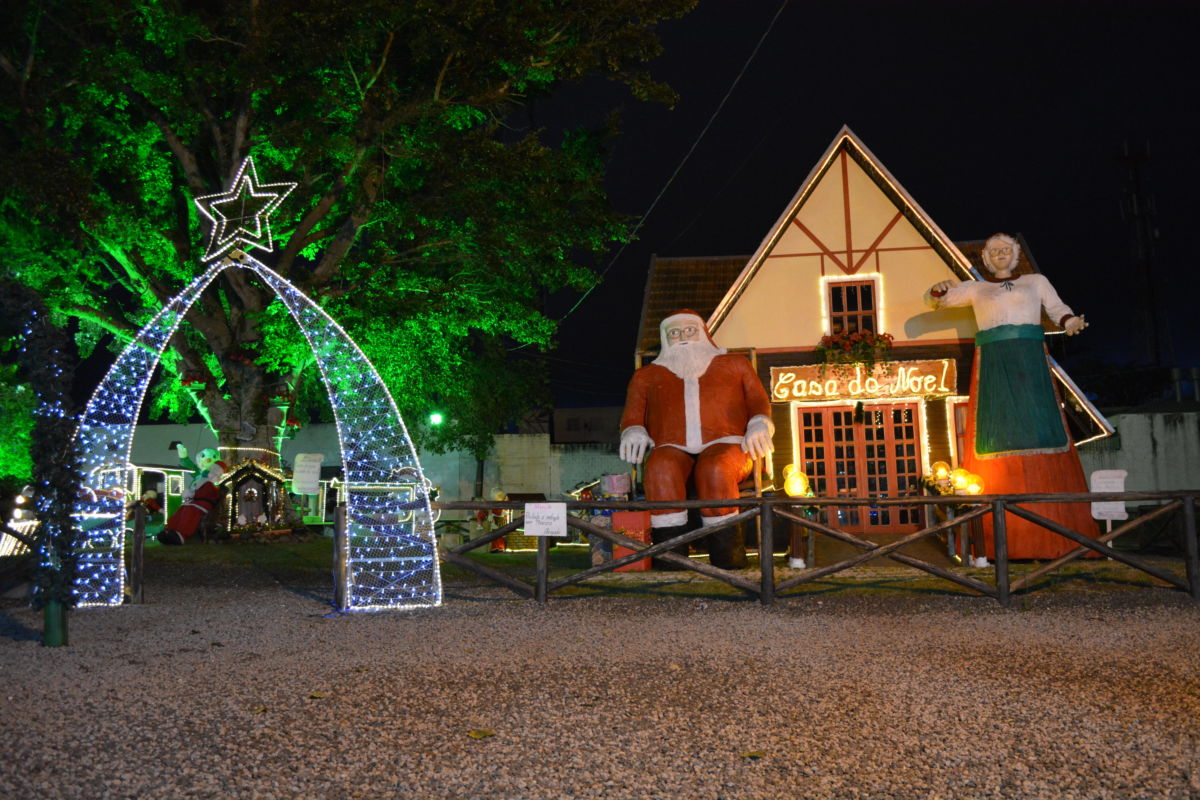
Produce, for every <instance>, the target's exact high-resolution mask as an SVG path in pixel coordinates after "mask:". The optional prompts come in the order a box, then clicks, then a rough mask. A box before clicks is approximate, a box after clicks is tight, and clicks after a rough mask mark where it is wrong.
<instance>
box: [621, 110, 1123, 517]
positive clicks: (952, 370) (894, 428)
mask: <svg viewBox="0 0 1200 800" xmlns="http://www.w3.org/2000/svg"><path fill="white" fill-rule="evenodd" d="M984 233H985V234H991V233H993V231H987V232H984ZM1021 244H1022V253H1021V259H1020V262H1019V266H1018V270H1017V273H1018V274H1022V273H1029V272H1037V271H1039V270H1038V266H1037V264H1036V262H1035V261H1034V260H1033V257H1032V256H1031V255H1030V251H1029V248H1028V247H1025V246H1024V242H1022V243H1021ZM982 246H983V240H982V239H980V240H977V241H969V242H958V243H955V242H953V241H951V240H950V239H949V238H948V237H947V236H946V234H944V233H943V232H942V231H941V229H940V228H939V227H938V226H937V225H936V224H935V223H934V221H933V220H932V219H931V218H930V217H929V216H928V215H927V214H926V213H925V211H924V210H923V209H922V208H921V207H920V206H919V205H918V204H917V203H916V201H915V200H914V199H913V198H912V197H911V196H910V195H909V194H908V192H907V191H905V189H904V188H903V187H902V186H901V185H900V184H899V182H897V181H896V179H895V178H893V177H892V175H891V174H890V173H889V172H888V170H887V169H886V168H885V167H884V166H883V164H882V163H880V161H879V160H878V159H877V158H876V157H875V156H874V155H873V154H872V153H871V152H870V151H869V150H868V149H867V148H866V146H865V145H864V144H863V143H862V141H861V140H860V139H859V138H858V137H857V136H856V135H855V134H854V133H853V132H852V131H851V130H850V129H849V128H843V129H842V130H841V131H840V132H839V133H838V135H837V136H836V137H835V139H834V140H833V143H832V144H831V145H830V146H829V148H828V149H827V150H826V152H825V154H824V155H823V156H822V157H821V158H820V160H819V161H818V162H817V164H816V166H815V167H814V168H813V169H812V171H811V172H810V173H809V175H808V177H807V178H806V179H805V180H804V182H803V183H802V184H801V186H800V188H799V190H798V191H797V192H796V194H795V196H794V197H793V198H792V199H791V200H790V201H789V203H788V204H787V206H786V207H785V208H784V209H783V212H782V213H781V214H780V216H779V217H778V219H776V220H775V222H774V224H773V225H771V226H770V228H769V229H768V230H767V233H766V236H765V237H764V238H763V240H762V242H761V244H760V245H759V246H758V249H757V250H756V251H755V252H754V253H753V255H751V256H749V257H746V256H737V257H702V258H659V257H656V258H654V259H653V261H652V263H651V266H650V272H649V276H648V280H647V286H646V295H645V298H644V302H643V310H642V317H641V327H640V329H639V335H638V349H637V351H636V353H635V362H636V363H637V365H638V366H640V365H641V364H643V363H648V362H649V361H650V360H651V359H652V358H653V357H654V355H655V353H656V352H657V350H658V348H659V333H658V326H659V323H660V322H661V321H662V319H663V318H664V317H665V316H667V315H668V314H670V313H671V312H672V311H674V310H676V309H679V308H692V309H695V310H696V311H697V312H699V313H700V315H701V316H704V317H706V318H707V320H708V325H709V329H710V331H711V333H712V336H713V340H714V341H715V342H716V344H717V345H718V346H721V347H725V348H728V349H729V350H730V351H732V352H742V353H745V354H746V355H747V356H748V357H749V358H750V359H751V362H752V363H753V364H754V366H755V369H756V371H757V372H758V375H759V377H760V379H761V380H762V381H763V383H764V385H765V386H766V387H767V390H768V393H769V395H770V397H771V401H772V416H773V420H774V422H775V426H776V430H775V436H774V443H775V453H774V470H775V474H774V475H772V476H770V478H771V479H772V480H773V481H774V484H775V485H776V486H779V485H782V481H783V477H784V476H783V475H782V469H783V467H784V465H787V464H789V463H791V464H794V465H795V469H798V470H800V471H802V472H803V473H804V474H805V475H807V476H808V478H809V481H810V484H811V487H812V490H813V492H814V493H815V494H816V495H819V496H826V497H829V496H835V497H868V496H884V497H904V496H914V495H919V494H921V493H922V491H923V485H922V482H923V479H924V476H925V475H926V474H927V473H928V472H929V471H930V467H931V465H932V464H934V463H935V462H939V461H944V462H946V463H949V464H952V465H958V464H960V463H961V461H962V454H963V453H964V452H965V449H964V448H965V447H967V446H968V443H967V442H966V441H965V424H966V411H967V403H968V391H969V388H970V376H971V365H972V360H973V358H974V336H975V333H976V331H977V327H976V324H975V319H974V316H973V313H972V311H971V309H970V308H954V309H944V310H939V311H936V312H935V311H931V310H930V308H929V307H928V306H927V305H926V304H925V302H924V296H923V295H924V292H925V290H926V289H927V288H929V287H930V286H932V285H933V284H935V283H938V282H939V281H944V280H955V281H966V280H978V279H980V277H981V275H980V272H981V270H982V265H981V262H980V259H979V255H980V251H981V249H982ZM1063 288H1064V296H1065V295H1067V294H1068V292H1067V291H1065V290H1066V289H1067V288H1068V287H1063ZM1043 327H1044V329H1045V330H1046V331H1047V332H1048V333H1056V332H1061V329H1059V327H1058V325H1057V323H1056V322H1055V321H1051V320H1049V319H1043ZM1050 366H1051V369H1052V372H1053V375H1054V378H1055V383H1056V386H1057V389H1058V391H1059V395H1060V397H1061V398H1062V401H1063V407H1064V412H1065V415H1066V417H1067V421H1068V427H1069V428H1070V432H1071V435H1072V437H1073V439H1074V441H1075V442H1076V444H1079V443H1082V442H1084V441H1087V440H1090V439H1094V438H1098V437H1103V436H1107V435H1110V434H1111V433H1112V432H1113V429H1112V427H1111V426H1110V425H1109V424H1108V422H1107V421H1106V420H1105V419H1104V418H1103V416H1101V415H1100V413H1099V412H1098V411H1097V409H1096V408H1095V407H1094V406H1093V405H1092V404H1091V403H1090V402H1089V401H1088V399H1087V398H1086V397H1085V396H1084V395H1083V393H1082V392H1081V391H1080V390H1079V389H1078V388H1077V387H1076V386H1075V385H1074V383H1073V382H1072V381H1071V379H1070V378H1069V377H1068V375H1067V374H1066V373H1065V372H1064V371H1063V370H1062V369H1061V368H1060V367H1059V366H1058V365H1057V364H1055V363H1053V361H1051V364H1050ZM821 514H822V517H823V521H825V522H827V523H829V524H832V525H836V526H837V527H839V528H841V529H843V530H847V531H849V532H853V533H858V534H868V535H869V534H900V533H908V532H913V531H916V530H919V529H920V528H921V527H923V526H924V524H925V523H924V520H923V514H922V510H921V508H920V507H919V506H916V505H914V506H904V505H892V506H877V507H870V506H845V507H840V508H830V509H827V510H824V511H822V512H821Z"/></svg>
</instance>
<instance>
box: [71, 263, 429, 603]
mask: <svg viewBox="0 0 1200 800" xmlns="http://www.w3.org/2000/svg"><path fill="white" fill-rule="evenodd" d="M239 256H240V257H239V258H238V259H237V260H234V259H232V258H225V259H222V260H221V261H220V262H216V263H213V264H212V265H210V266H209V268H208V270H207V271H206V272H205V273H204V274H203V275H200V276H199V277H197V278H196V279H195V280H193V281H192V282H191V283H190V284H188V286H187V287H186V288H185V289H184V290H183V291H182V292H180V293H179V294H178V295H177V296H175V297H174V298H172V299H171V301H170V302H168V303H167V304H166V305H165V306H164V307H163V309H162V310H161V311H159V313H158V314H157V315H156V316H155V317H154V318H153V319H152V320H150V322H149V323H147V325H146V326H145V327H144V328H142V330H141V331H140V332H139V333H138V335H137V336H136V337H135V338H134V340H133V341H132V342H131V343H130V344H129V346H128V347H126V348H125V350H124V351H123V352H122V353H121V355H120V356H119V357H118V358H117V360H116V362H115V363H114V364H113V366H112V367H111V368H110V369H109V371H108V373H107V374H106V375H105V376H104V380H103V381H101V382H100V385H99V386H98V387H97V388H96V391H95V393H94V394H93V395H92V398H91V400H89V401H88V405H87V409H86V410H85V411H84V413H83V416H82V418H81V419H80V423H79V427H78V429H77V430H76V433H75V441H76V445H77V448H76V450H77V453H78V456H79V459H80V472H81V473H82V474H83V476H84V483H85V486H84V487H83V490H82V491H81V493H80V497H79V498H78V500H77V501H76V504H75V508H74V519H75V524H76V526H77V527H80V528H83V529H84V530H85V531H86V534H87V543H86V545H85V547H84V550H83V552H82V553H80V554H79V573H78V577H77V578H76V582H75V592H76V599H77V604H78V605H79V606H112V605H120V604H121V603H122V602H123V599H124V589H125V587H124V579H125V577H124V576H125V570H124V546H125V513H126V509H125V503H126V497H125V492H126V487H127V486H130V485H131V483H130V481H129V476H130V470H132V469H133V467H132V465H131V464H130V458H129V457H130V451H131V449H132V446H133V434H134V429H135V428H136V426H137V419H138V414H139V412H140V411H141V407H142V402H143V400H144V398H145V395H146V390H147V388H148V387H149V383H150V378H151V376H152V375H153V373H154V369H155V367H157V366H158V362H159V360H160V359H161V358H162V354H163V350H164V349H165V348H166V346H167V343H168V342H169V341H170V340H171V337H172V336H173V335H174V334H175V331H176V329H177V328H178V327H179V323H180V321H181V320H182V319H183V317H184V315H185V314H186V313H187V312H188V309H190V308H191V307H192V305H193V304H194V303H195V302H196V300H197V299H198V298H199V297H200V294H201V293H202V292H203V291H204V290H205V288H207V287H208V285H209V284H210V283H212V281H213V279H214V278H216V277H217V275H219V274H220V273H221V272H223V271H224V270H226V269H231V268H238V269H248V270H251V271H253V272H255V273H257V274H258V275H259V276H260V277H261V278H262V279H263V281H265V282H266V283H267V284H268V285H269V286H271V288H272V289H274V290H275V293H276V295H277V296H278V297H279V299H280V300H281V301H282V302H283V303H284V305H285V306H286V307H287V309H288V311H289V312H290V313H291V315H292V317H293V319H295V320H296V324H297V325H299V327H300V330H301V331H302V332H303V333H304V336H305V338H306V339H307V340H308V343H309V346H311V347H312V350H313V354H314V355H315V356H316V361H317V364H318V366H319V368H320V371H321V379H322V381H323V382H324V384H325V389H326V391H327V392H328V393H329V399H330V402H331V403H332V405H333V413H334V418H335V420H336V422H337V431H338V439H339V441H340V445H341V455H342V471H343V474H344V478H345V481H346V489H347V492H346V494H347V503H346V545H347V551H346V560H347V563H346V569H345V571H344V575H345V578H344V581H345V583H344V585H342V586H340V587H337V588H338V591H339V594H340V596H341V597H342V598H344V600H343V602H344V604H345V607H346V608H347V609H349V610H357V611H368V610H380V609H387V608H414V607H428V606H437V605H441V601H442V584H441V576H440V573H439V570H438V564H437V547H436V541H435V538H434V526H433V515H432V513H431V510H430V507H429V496H428V493H427V491H426V486H427V484H426V482H425V479H424V475H423V474H422V472H421V465H420V463H419V461H418V460H417V454H416V451H415V450H414V449H413V446H412V440H411V439H410V438H409V436H408V431H407V430H406V429H405V427H404V422H403V420H401V419H400V413H399V411H398V410H397V408H396V403H395V401H394V400H393V399H392V396H391V393H390V392H388V390H387V387H386V386H385V385H384V383H383V381H382V380H381V379H380V377H379V374H378V373H377V372H376V371H375V368H374V367H373V366H372V365H371V362H370V361H369V360H368V359H367V358H366V356H364V355H363V353H362V351H361V350H359V349H358V346H357V345H355V344H354V342H353V340H351V339H350V337H349V336H348V335H347V334H346V332H345V331H344V330H342V328H341V326H339V325H338V324H337V323H336V322H335V321H334V320H333V319H332V318H330V316H329V315H328V314H326V313H325V312H324V311H322V310H321V308H320V307H319V306H317V305H316V304H315V303H314V302H313V301H312V300H310V299H309V298H308V297H307V296H306V295H305V294H304V293H303V292H301V291H300V290H299V289H297V288H296V287H294V286H292V285H291V284H290V283H288V282H287V281H286V280H284V279H283V278H282V277H281V276H280V275H278V274H277V273H275V272H273V271H272V270H271V269H269V268H268V267H266V266H265V265H263V264H262V263H260V262H258V261H256V260H255V259H253V258H251V257H250V256H248V255H245V254H239ZM337 572H338V574H342V573H341V571H337Z"/></svg>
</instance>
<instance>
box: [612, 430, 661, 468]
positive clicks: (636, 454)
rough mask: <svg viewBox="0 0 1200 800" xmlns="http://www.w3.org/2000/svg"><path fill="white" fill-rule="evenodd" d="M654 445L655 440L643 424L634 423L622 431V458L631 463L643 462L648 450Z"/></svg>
mask: <svg viewBox="0 0 1200 800" xmlns="http://www.w3.org/2000/svg"><path fill="white" fill-rule="evenodd" d="M651 447H654V440H653V439H651V438H650V434H649V433H647V432H646V429H645V428H643V427H642V426H641V425H633V426H631V427H628V428H626V429H625V430H623V431H621V448H620V451H619V452H620V455H621V460H622V461H626V462H628V463H630V464H640V463H642V458H643V457H645V455H646V451H647V450H649V449H650V448H651Z"/></svg>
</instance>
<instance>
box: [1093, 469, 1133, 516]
mask: <svg viewBox="0 0 1200 800" xmlns="http://www.w3.org/2000/svg"><path fill="white" fill-rule="evenodd" d="M1128 474H1129V472H1128V471H1127V470H1123V469H1098V470H1095V471H1094V472H1093V473H1092V477H1091V490H1092V491H1093V492H1123V491H1125V477H1126V476H1127V475H1128ZM1092 519H1129V512H1128V511H1126V510H1125V501H1124V500H1104V501H1101V502H1098V503H1092Z"/></svg>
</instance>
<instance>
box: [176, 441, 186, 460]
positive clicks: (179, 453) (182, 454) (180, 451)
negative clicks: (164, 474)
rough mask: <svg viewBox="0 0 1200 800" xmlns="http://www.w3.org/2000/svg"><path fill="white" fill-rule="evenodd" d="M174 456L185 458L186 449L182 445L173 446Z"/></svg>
mask: <svg viewBox="0 0 1200 800" xmlns="http://www.w3.org/2000/svg"><path fill="white" fill-rule="evenodd" d="M175 454H176V455H177V456H179V457H180V458H187V448H186V447H184V446H183V445H182V444H177V445H175Z"/></svg>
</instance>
